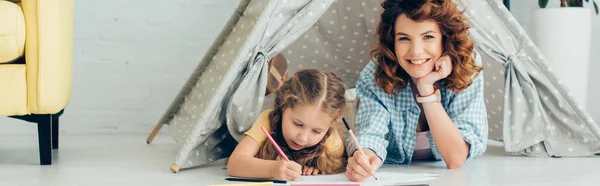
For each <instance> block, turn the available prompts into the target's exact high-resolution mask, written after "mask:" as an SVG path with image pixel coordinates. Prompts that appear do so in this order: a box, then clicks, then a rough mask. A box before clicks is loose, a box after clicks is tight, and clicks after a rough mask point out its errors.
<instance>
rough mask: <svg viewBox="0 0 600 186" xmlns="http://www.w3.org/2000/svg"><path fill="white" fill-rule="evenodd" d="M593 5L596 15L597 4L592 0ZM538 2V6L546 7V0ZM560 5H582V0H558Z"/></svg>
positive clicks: (588, 0) (586, 0)
mask: <svg viewBox="0 0 600 186" xmlns="http://www.w3.org/2000/svg"><path fill="white" fill-rule="evenodd" d="M585 2H588V3H589V2H590V0H585ZM592 3H593V5H594V10H595V11H596V15H598V4H596V1H595V0H592ZM538 4H539V5H540V8H546V6H547V5H548V0H539V1H538ZM560 7H583V0H560Z"/></svg>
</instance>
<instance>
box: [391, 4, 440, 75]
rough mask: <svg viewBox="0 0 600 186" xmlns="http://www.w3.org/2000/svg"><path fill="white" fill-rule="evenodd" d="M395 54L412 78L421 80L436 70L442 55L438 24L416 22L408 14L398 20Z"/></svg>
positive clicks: (430, 21) (395, 28) (395, 26)
mask: <svg viewBox="0 0 600 186" xmlns="http://www.w3.org/2000/svg"><path fill="white" fill-rule="evenodd" d="M394 30H395V42H394V47H395V49H396V51H394V52H395V54H396V58H397V60H398V63H399V64H400V66H401V67H402V68H403V69H404V70H405V71H406V72H407V73H408V75H410V76H411V77H412V78H421V77H424V76H425V75H427V74H429V73H430V72H431V71H433V70H434V62H435V61H436V60H437V59H439V58H440V56H441V55H442V52H443V51H442V33H441V32H440V28H439V26H438V24H437V23H436V22H434V21H433V20H425V21H423V22H415V21H413V20H412V19H410V18H408V17H407V16H406V14H401V15H400V16H398V18H397V19H396V25H394Z"/></svg>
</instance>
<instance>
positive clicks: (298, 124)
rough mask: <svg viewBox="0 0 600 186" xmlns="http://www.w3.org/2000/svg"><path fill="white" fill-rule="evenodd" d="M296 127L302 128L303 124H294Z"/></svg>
mask: <svg viewBox="0 0 600 186" xmlns="http://www.w3.org/2000/svg"><path fill="white" fill-rule="evenodd" d="M294 125H296V126H299V127H301V126H302V124H299V123H294Z"/></svg>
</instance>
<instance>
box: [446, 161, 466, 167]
mask: <svg viewBox="0 0 600 186" xmlns="http://www.w3.org/2000/svg"><path fill="white" fill-rule="evenodd" d="M463 164H465V162H464V161H452V162H446V167H448V169H458V168H460V167H461V166H462V165H463Z"/></svg>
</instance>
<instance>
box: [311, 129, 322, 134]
mask: <svg viewBox="0 0 600 186" xmlns="http://www.w3.org/2000/svg"><path fill="white" fill-rule="evenodd" d="M313 132H315V134H321V131H316V130H313Z"/></svg>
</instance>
